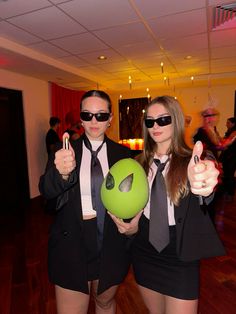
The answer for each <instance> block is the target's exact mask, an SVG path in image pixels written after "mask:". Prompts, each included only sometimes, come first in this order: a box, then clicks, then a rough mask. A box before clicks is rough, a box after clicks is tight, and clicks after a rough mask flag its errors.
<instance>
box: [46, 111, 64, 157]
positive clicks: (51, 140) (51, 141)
mask: <svg viewBox="0 0 236 314" xmlns="http://www.w3.org/2000/svg"><path fill="white" fill-rule="evenodd" d="M60 123H61V120H60V119H59V118H58V117H51V118H50V120H49V124H50V129H49V130H48V132H47V134H46V148H47V153H48V155H50V153H52V152H55V147H56V143H58V142H60V138H59V136H58V134H57V131H58V128H59V126H60Z"/></svg>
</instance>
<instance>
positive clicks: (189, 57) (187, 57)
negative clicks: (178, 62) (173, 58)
mask: <svg viewBox="0 0 236 314" xmlns="http://www.w3.org/2000/svg"><path fill="white" fill-rule="evenodd" d="M184 59H185V60H190V59H192V56H186V57H184Z"/></svg>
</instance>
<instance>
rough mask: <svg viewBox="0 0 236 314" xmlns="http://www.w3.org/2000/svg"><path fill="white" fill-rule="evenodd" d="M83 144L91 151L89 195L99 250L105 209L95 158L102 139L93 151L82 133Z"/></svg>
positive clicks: (100, 176) (101, 176)
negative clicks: (95, 223) (95, 219)
mask: <svg viewBox="0 0 236 314" xmlns="http://www.w3.org/2000/svg"><path fill="white" fill-rule="evenodd" d="M84 144H85V146H86V147H87V148H88V149H89V150H90V152H91V196H92V205H93V209H94V210H96V212H97V237H98V250H99V251H100V250H101V247H102V239H103V225H104V217H105V209H104V207H103V204H102V201H101V196H100V190H101V185H102V183H103V179H104V177H103V173H102V167H101V164H100V161H99V159H98V158H97V155H98V152H99V151H100V150H101V148H102V145H103V144H104V141H103V142H102V144H101V145H100V146H99V147H98V149H97V150H96V151H93V150H92V145H91V143H90V141H89V139H88V138H87V136H86V135H84Z"/></svg>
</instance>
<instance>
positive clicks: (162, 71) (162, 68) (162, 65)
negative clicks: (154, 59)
mask: <svg viewBox="0 0 236 314" xmlns="http://www.w3.org/2000/svg"><path fill="white" fill-rule="evenodd" d="M161 73H164V63H163V62H161Z"/></svg>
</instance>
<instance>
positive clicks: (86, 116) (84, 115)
mask: <svg viewBox="0 0 236 314" xmlns="http://www.w3.org/2000/svg"><path fill="white" fill-rule="evenodd" d="M93 117H95V118H96V120H97V121H99V122H104V121H107V120H108V119H109V118H110V113H109V112H98V113H92V112H88V111H82V112H80V119H81V120H83V121H91V120H92V119H93Z"/></svg>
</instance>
